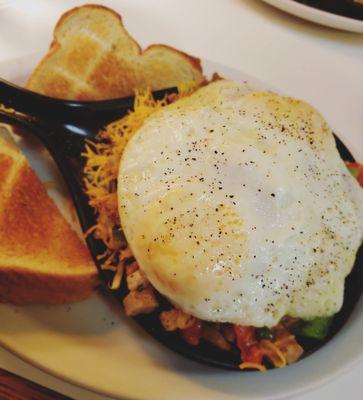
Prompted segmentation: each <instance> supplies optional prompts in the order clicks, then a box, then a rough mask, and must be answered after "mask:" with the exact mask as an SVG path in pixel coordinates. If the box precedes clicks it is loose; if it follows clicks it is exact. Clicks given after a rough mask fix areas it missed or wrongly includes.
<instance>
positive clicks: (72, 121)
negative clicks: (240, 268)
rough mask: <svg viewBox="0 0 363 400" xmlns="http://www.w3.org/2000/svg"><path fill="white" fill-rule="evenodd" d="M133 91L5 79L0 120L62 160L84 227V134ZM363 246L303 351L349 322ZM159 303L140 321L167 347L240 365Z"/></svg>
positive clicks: (235, 355)
mask: <svg viewBox="0 0 363 400" xmlns="http://www.w3.org/2000/svg"><path fill="white" fill-rule="evenodd" d="M175 91H176V89H175V88H171V89H165V90H160V91H157V92H155V93H154V96H155V97H156V98H163V97H164V96H165V94H169V93H172V92H175ZM133 100H134V98H133V97H129V98H122V99H114V100H106V101H96V102H75V101H65V100H57V99H52V98H49V97H46V96H42V95H39V94H36V93H33V92H30V91H27V90H25V89H22V88H19V87H17V86H15V85H12V84H10V83H8V82H6V81H3V80H0V104H3V105H5V106H7V107H11V108H14V109H15V110H16V111H17V112H16V113H11V112H7V111H4V110H1V108H0V122H4V123H8V124H10V125H13V126H15V127H17V128H20V129H21V130H23V131H26V132H29V133H30V134H32V135H34V136H36V137H37V138H38V139H40V141H41V142H42V143H43V144H44V145H45V147H46V148H47V149H48V150H49V152H50V154H51V156H52V157H53V158H54V160H55V162H56V163H57V165H58V167H59V169H60V171H61V173H62V175H63V177H64V180H65V182H66V184H67V185H68V188H69V191H70V194H71V196H72V198H73V201H74V204H75V206H76V210H77V213H78V217H79V220H80V222H81V226H82V229H83V231H84V232H85V231H87V230H88V229H89V228H90V227H92V226H93V225H94V224H95V215H94V212H93V210H92V209H91V207H90V206H89V205H88V199H87V196H86V195H85V193H84V190H83V172H82V171H83V167H84V164H85V160H84V159H83V157H82V156H81V153H82V151H83V149H84V143H85V139H88V140H91V141H96V140H97V138H96V136H97V133H98V131H99V130H100V129H101V128H102V127H103V126H105V125H106V124H108V123H110V122H111V121H114V120H117V119H119V118H121V117H122V116H124V115H125V114H126V113H127V112H128V110H129V109H132V107H133ZM335 139H336V143H337V147H338V150H339V152H340V155H341V157H342V158H343V160H347V161H353V157H352V155H351V154H350V152H349V150H348V149H347V148H346V147H345V146H344V144H343V143H342V142H341V141H340V140H339V139H338V138H337V137H336V138H335ZM87 245H88V247H89V250H90V252H91V254H92V257H93V259H94V261H95V264H96V265H97V268H98V270H99V273H100V276H101V278H102V280H103V282H105V283H106V286H107V283H108V282H109V280H110V278H111V276H110V275H108V274H107V273H106V272H105V271H103V270H102V269H101V262H102V260H101V261H100V260H98V259H97V256H98V255H99V254H102V253H103V252H104V250H105V248H104V245H103V243H102V242H101V241H100V240H96V239H94V238H93V237H92V236H91V235H90V236H88V237H87ZM362 267H363V247H361V249H360V251H359V253H358V256H357V259H356V262H355V265H354V268H353V271H352V272H351V274H350V275H349V277H348V278H347V279H346V283H345V297H344V305H343V308H342V310H341V311H340V312H339V313H338V314H337V315H336V316H335V318H334V321H333V324H332V326H331V329H330V333H329V335H328V337H327V338H326V339H325V340H324V341H315V340H307V339H304V338H300V337H298V338H297V339H298V340H299V342H300V343H301V345H302V346H303V347H304V349H305V352H304V355H303V357H306V356H308V355H309V354H312V353H314V352H315V351H316V350H318V349H319V348H320V347H322V346H323V345H324V344H325V343H327V342H328V341H329V340H330V339H331V338H332V337H333V336H334V335H335V334H336V333H337V332H338V331H339V330H340V329H341V328H342V327H343V326H344V324H345V323H346V321H347V320H348V318H349V316H350V314H351V313H352V311H353V309H354V307H355V306H356V304H357V302H358V300H359V298H360V295H361V292H362V286H363V268H362ZM112 293H113V295H114V296H116V298H118V299H120V298H123V297H124V296H125V295H126V294H127V288H126V284H125V282H123V284H122V285H121V288H120V289H119V290H118V291H113V292H112ZM159 303H160V308H159V309H158V310H156V311H155V312H153V313H152V314H149V315H139V316H137V317H135V318H134V319H135V321H136V322H137V323H138V324H139V325H140V326H141V327H142V328H143V329H144V330H145V331H146V332H148V333H149V334H150V335H151V336H153V337H154V338H155V339H156V340H158V341H159V342H161V343H163V344H164V345H165V346H167V347H168V348H170V349H172V350H174V351H176V352H177V353H179V354H181V355H183V356H186V357H188V358H190V359H193V360H195V361H199V362H202V363H205V364H208V365H212V366H215V367H220V368H225V369H232V370H237V369H238V364H239V363H240V353H239V351H238V350H237V348H235V349H233V350H232V351H229V352H226V351H222V350H219V349H217V348H216V347H214V346H212V345H210V344H208V343H206V342H204V341H202V342H201V344H200V345H198V346H192V345H189V344H187V343H186V342H185V341H184V340H183V339H182V338H181V337H180V336H179V334H178V333H175V332H171V333H170V332H166V331H165V330H164V329H163V328H162V326H161V324H160V322H159V313H160V309H165V308H167V307H170V305H169V304H168V302H167V301H166V300H165V299H164V298H162V297H161V296H160V297H159Z"/></svg>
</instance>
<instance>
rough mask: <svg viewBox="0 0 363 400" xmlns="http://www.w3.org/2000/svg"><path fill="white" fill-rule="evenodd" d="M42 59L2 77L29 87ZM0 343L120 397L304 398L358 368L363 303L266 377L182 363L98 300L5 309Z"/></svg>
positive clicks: (49, 173) (48, 167) (34, 150)
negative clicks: (320, 342) (308, 350)
mask: <svg viewBox="0 0 363 400" xmlns="http://www.w3.org/2000/svg"><path fill="white" fill-rule="evenodd" d="M38 59H39V55H34V56H31V57H28V56H27V57H25V58H22V59H16V60H13V61H11V62H7V63H6V64H5V63H3V64H0V76H2V77H4V78H7V79H9V80H11V81H13V82H17V83H23V82H24V80H25V78H26V76H27V75H28V74H29V71H31V70H32V68H33V66H34V65H35V63H36V61H37V60H38ZM204 69H205V71H206V73H207V74H208V75H210V73H211V72H214V71H218V72H219V73H220V74H221V75H223V76H226V77H229V78H232V79H239V80H247V81H248V82H249V83H250V84H251V85H252V86H253V87H256V86H257V87H266V85H262V84H260V83H258V82H257V81H256V80H254V79H253V78H251V77H249V76H246V75H245V74H243V73H242V72H238V71H235V70H231V69H229V68H226V67H223V66H221V65H218V64H213V63H210V62H205V63H204ZM20 146H21V147H22V149H23V151H24V152H25V153H26V155H27V156H28V157H29V160H30V162H31V163H32V165H33V166H34V168H35V169H36V171H37V173H38V174H39V176H40V177H41V179H43V180H49V179H54V180H56V181H57V182H58V187H57V188H56V189H55V190H54V191H53V192H52V193H51V195H52V196H53V198H54V199H55V200H56V202H57V203H58V205H59V206H60V208H61V209H62V211H63V212H64V213H65V215H66V216H67V218H68V219H70V215H69V214H68V213H67V212H66V211H67V207H66V204H67V202H68V200H67V199H68V196H67V191H66V190H65V188H64V185H63V183H62V180H61V178H60V177H59V174H58V173H57V170H56V168H54V164H53V163H52V162H51V160H49V158H48V157H47V155H46V154H45V153H44V152H39V148H38V147H36V146H34V142H33V141H25V140H22V141H21V142H20ZM0 319H1V327H0V342H1V343H2V344H3V346H4V347H6V348H7V349H9V350H10V351H12V352H14V353H15V354H17V355H19V356H20V357H21V358H23V359H25V360H27V361H28V362H30V363H32V364H34V365H35V366H38V367H39V368H41V369H43V370H45V371H47V372H49V373H51V374H54V375H56V376H58V377H61V378H62V379H64V380H66V381H69V382H72V383H75V384H77V385H80V386H83V387H86V388H89V389H91V390H93V391H96V392H99V393H104V394H107V395H110V396H114V397H116V398H132V399H140V400H141V399H148V400H150V399H158V400H162V399H171V398H172V399H173V400H179V399H180V400H184V399H186V398H193V399H195V400H198V399H206V398H208V399H209V400H214V399H220V398H221V397H222V396H223V399H227V400H228V399H231V400H232V399H251V398H264V399H277V398H279V399H280V398H283V397H287V396H291V395H293V394H297V393H301V392H305V391H306V390H308V389H311V388H313V387H316V386H317V385H319V384H322V383H324V382H326V381H328V380H329V379H332V378H333V377H334V376H335V375H336V374H337V373H339V372H341V371H342V370H343V369H346V368H348V367H349V366H352V365H353V364H354V363H355V362H357V361H358V359H359V358H360V356H361V355H362V349H361V332H362V330H363V307H362V302H361V303H360V305H359V306H358V307H357V309H356V311H355V313H354V314H353V316H352V318H351V319H350V321H349V322H348V324H347V325H346V327H345V328H344V329H343V330H342V332H341V333H340V334H339V335H338V336H337V337H336V338H335V339H333V340H332V341H331V342H330V343H329V344H328V345H327V346H325V347H324V348H323V349H322V350H320V351H319V352H317V353H315V354H314V355H313V356H311V357H309V358H307V359H305V360H303V361H301V362H299V363H297V364H295V365H292V366H290V367H288V368H287V369H285V370H274V371H269V372H268V373H267V374H264V375H263V374H259V373H236V372H229V371H223V370H218V369H214V368H210V367H206V366H203V365H199V364H197V363H195V362H191V361H189V360H186V359H184V358H183V357H181V356H178V355H176V354H174V353H173V352H171V351H170V350H168V349H166V348H164V347H163V346H161V345H160V344H159V343H158V342H156V341H154V340H153V339H152V338H150V337H148V336H147V335H146V334H145V333H144V332H143V331H142V330H140V328H139V327H138V326H136V325H135V324H134V323H133V321H130V320H128V319H126V318H124V317H123V315H122V311H121V308H120V305H119V304H117V302H116V301H115V300H113V299H110V298H106V297H105V296H104V295H101V294H100V295H98V296H95V297H94V298H92V299H90V300H88V301H85V302H83V303H79V304H76V305H72V306H32V307H23V308H20V307H13V306H8V305H0Z"/></svg>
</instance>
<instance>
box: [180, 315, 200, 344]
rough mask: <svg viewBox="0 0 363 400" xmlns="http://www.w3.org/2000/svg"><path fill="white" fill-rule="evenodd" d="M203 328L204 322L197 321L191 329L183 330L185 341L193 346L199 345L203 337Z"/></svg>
mask: <svg viewBox="0 0 363 400" xmlns="http://www.w3.org/2000/svg"><path fill="white" fill-rule="evenodd" d="M202 327H203V324H202V321H200V320H198V319H197V320H196V321H195V322H194V324H193V325H191V326H190V327H189V328H186V329H183V330H182V336H183V339H184V340H185V341H186V342H187V343H189V344H192V345H193V346H196V345H198V344H199V341H200V338H201V337H202Z"/></svg>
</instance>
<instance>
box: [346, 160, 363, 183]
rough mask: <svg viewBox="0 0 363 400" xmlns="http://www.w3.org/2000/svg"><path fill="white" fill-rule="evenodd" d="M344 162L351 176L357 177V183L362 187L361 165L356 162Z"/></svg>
mask: <svg viewBox="0 0 363 400" xmlns="http://www.w3.org/2000/svg"><path fill="white" fill-rule="evenodd" d="M346 164H347V167H348V168H349V170H350V171H351V172H352V174H353V176H355V177H356V178H357V180H358V182H359V184H360V185H361V186H362V187H363V165H362V164H359V163H357V162H347V163H346Z"/></svg>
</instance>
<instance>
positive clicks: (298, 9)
mask: <svg viewBox="0 0 363 400" xmlns="http://www.w3.org/2000/svg"><path fill="white" fill-rule="evenodd" d="M263 1H264V2H265V3H269V4H271V5H273V6H275V7H277V8H279V9H280V10H283V11H286V12H288V13H290V14H293V15H295V16H297V17H300V18H304V19H307V20H309V21H312V22H315V23H317V24H320V25H325V26H329V27H331V28H336V29H341V30H344V31H350V32H357V33H363V21H359V20H356V19H353V18H348V17H343V16H340V15H336V14H333V13H330V12H327V11H322V10H319V9H317V8H314V7H310V6H307V5H305V4H301V3H297V2H296V1H294V0H263Z"/></svg>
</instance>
